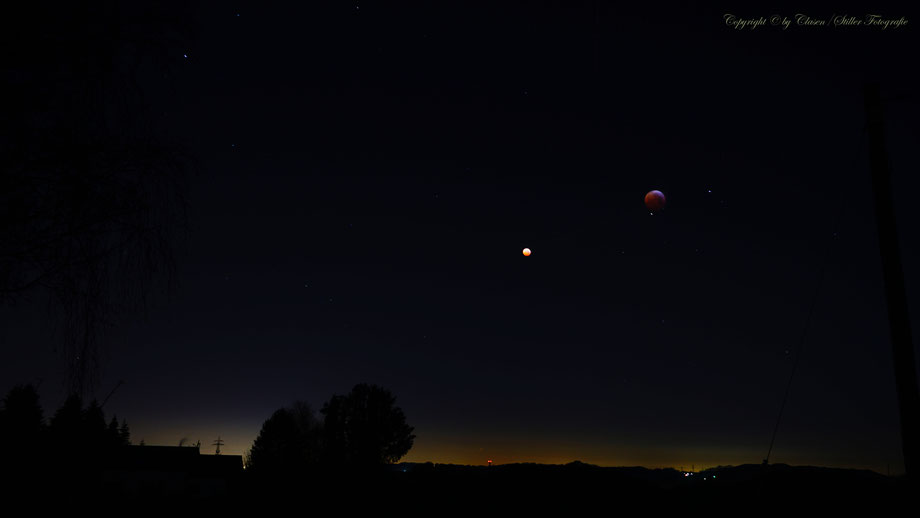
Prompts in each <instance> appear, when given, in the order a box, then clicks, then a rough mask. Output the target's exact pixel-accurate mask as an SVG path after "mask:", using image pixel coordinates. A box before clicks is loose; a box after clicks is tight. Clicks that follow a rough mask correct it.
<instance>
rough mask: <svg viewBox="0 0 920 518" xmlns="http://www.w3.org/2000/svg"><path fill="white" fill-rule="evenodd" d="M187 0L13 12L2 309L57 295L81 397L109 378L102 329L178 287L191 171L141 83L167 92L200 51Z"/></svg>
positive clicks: (2, 197) (1, 131) (0, 176)
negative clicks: (155, 289) (168, 285)
mask: <svg viewBox="0 0 920 518" xmlns="http://www.w3.org/2000/svg"><path fill="white" fill-rule="evenodd" d="M184 4H185V3H183V2H169V1H164V2H156V3H150V2H140V3H131V2H116V1H114V0H102V1H99V2H89V3H87V2H47V1H42V0H36V1H34V2H19V3H16V4H10V5H7V6H4V15H3V16H4V20H7V21H10V22H11V23H5V24H4V25H3V30H0V48H3V49H4V51H5V52H4V56H5V58H4V60H3V62H2V64H0V77H2V78H3V86H4V91H6V92H7V93H6V94H5V96H4V98H5V99H6V100H8V101H12V102H6V103H4V105H3V109H2V113H3V116H2V117H0V303H3V302H7V301H12V300H16V299H18V298H19V297H21V296H25V295H28V294H32V293H36V292H41V293H43V294H46V295H47V296H48V297H49V308H51V309H52V315H53V316H55V317H57V318H56V319H55V320H57V322H58V326H57V327H56V329H57V330H58V331H60V334H61V340H60V342H59V344H60V349H61V351H62V352H63V353H64V358H65V360H66V362H67V368H68V384H69V386H68V389H69V390H72V391H75V392H77V393H80V394H83V393H84V392H85V391H86V390H87V389H88V388H91V387H92V386H93V385H94V384H95V382H96V380H97V371H98V368H99V358H100V356H99V347H100V339H101V337H102V331H103V329H104V328H105V327H107V326H109V325H111V324H112V323H113V322H114V320H115V318H116V317H117V316H120V315H121V314H123V312H124V310H127V309H132V308H135V309H136V308H141V307H143V305H144V304H145V301H146V300H147V298H148V294H149V293H150V288H151V282H152V281H153V280H154V278H155V275H156V274H160V273H167V274H170V275H168V278H170V279H172V275H171V274H172V272H173V270H174V260H173V257H174V253H173V250H174V245H175V243H176V240H175V238H176V237H177V236H179V235H180V234H181V233H184V229H185V227H186V224H185V221H186V220H185V206H186V204H185V194H184V193H185V191H186V187H185V176H186V170H187V169H188V165H189V164H190V163H191V162H190V160H188V156H187V154H185V153H184V152H183V151H182V149H181V147H179V146H178V145H177V144H176V143H174V142H170V141H169V140H167V139H166V138H165V137H163V135H162V133H161V132H159V131H158V130H157V129H156V126H155V124H154V122H155V120H156V119H157V118H158V117H159V115H160V114H159V113H154V112H152V111H151V109H150V108H151V106H152V103H151V101H150V98H149V97H146V96H145V90H144V89H142V88H141V87H140V85H141V84H145V85H147V86H149V87H152V88H150V89H148V91H150V90H154V89H155V90H156V91H164V90H165V88H163V86H166V85H165V84H156V81H161V80H162V78H163V77H165V76H166V74H168V72H169V70H170V68H171V67H175V66H176V65H177V64H178V62H181V61H182V60H184V58H183V57H182V55H183V52H189V51H188V40H189V34H190V31H188V27H187V26H186V24H187V23H188V20H191V19H193V17H191V16H188V13H187V12H185V9H186V8H185V7H184ZM13 20H15V22H13ZM183 49H184V50H183ZM151 63H152V64H153V65H154V67H153V68H151V67H150V66H149V65H150V64H151ZM151 72H153V73H152V74H151ZM142 77H143V82H142V79H141V78H142ZM164 101H165V99H164Z"/></svg>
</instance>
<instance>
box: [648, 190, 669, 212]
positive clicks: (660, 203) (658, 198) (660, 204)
mask: <svg viewBox="0 0 920 518" xmlns="http://www.w3.org/2000/svg"><path fill="white" fill-rule="evenodd" d="M664 203H665V199H664V194H662V193H661V191H649V192H648V194H646V195H645V206H646V207H648V210H650V211H652V212H658V211H659V210H661V209H663V208H664Z"/></svg>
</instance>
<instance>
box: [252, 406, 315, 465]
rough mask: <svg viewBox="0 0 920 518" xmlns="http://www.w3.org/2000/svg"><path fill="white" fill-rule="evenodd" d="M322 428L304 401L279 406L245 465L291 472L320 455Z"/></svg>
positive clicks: (253, 446)
mask: <svg viewBox="0 0 920 518" xmlns="http://www.w3.org/2000/svg"><path fill="white" fill-rule="evenodd" d="M321 439H322V431H321V426H320V424H319V421H317V419H316V417H315V416H314V414H313V411H312V409H311V408H310V407H309V405H307V404H306V403H303V402H300V401H298V402H296V403H294V405H292V406H291V407H289V408H279V409H278V410H276V411H275V412H274V413H273V414H272V416H271V417H270V418H268V420H266V421H265V423H263V424H262V429H261V431H260V432H259V436H258V437H257V438H256V440H255V442H253V444H252V448H251V449H250V450H249V452H248V453H247V455H246V467H247V469H252V470H253V471H255V472H262V473H272V472H274V473H292V472H297V471H303V470H304V469H306V468H308V467H310V466H314V465H316V464H317V463H318V462H319V459H320V448H321Z"/></svg>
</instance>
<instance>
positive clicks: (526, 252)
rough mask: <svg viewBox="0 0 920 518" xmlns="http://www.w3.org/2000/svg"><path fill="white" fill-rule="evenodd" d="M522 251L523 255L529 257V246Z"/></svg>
mask: <svg viewBox="0 0 920 518" xmlns="http://www.w3.org/2000/svg"><path fill="white" fill-rule="evenodd" d="M522 253H523V254H524V257H530V249H529V248H525V249H524V251H523V252H522Z"/></svg>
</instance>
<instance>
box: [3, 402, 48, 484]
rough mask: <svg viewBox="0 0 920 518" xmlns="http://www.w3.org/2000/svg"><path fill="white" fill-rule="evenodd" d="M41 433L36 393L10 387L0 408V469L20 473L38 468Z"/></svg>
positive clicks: (43, 425)
mask: <svg viewBox="0 0 920 518" xmlns="http://www.w3.org/2000/svg"><path fill="white" fill-rule="evenodd" d="M45 432H46V430H45V421H44V417H43V415H42V407H41V405H40V404H39V401H38V391H36V390H35V387H33V386H32V385H18V386H16V387H13V388H12V389H11V390H10V391H9V392H8V393H7V394H6V397H4V398H3V407H2V408H0V459H2V462H0V465H3V466H6V467H9V468H11V469H15V470H21V469H23V468H27V467H29V465H30V464H38V461H39V460H40V456H41V454H40V453H38V452H43V451H44V450H43V449H42V446H43V445H42V444H41V443H42V441H44V437H45ZM0 478H2V476H0Z"/></svg>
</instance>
